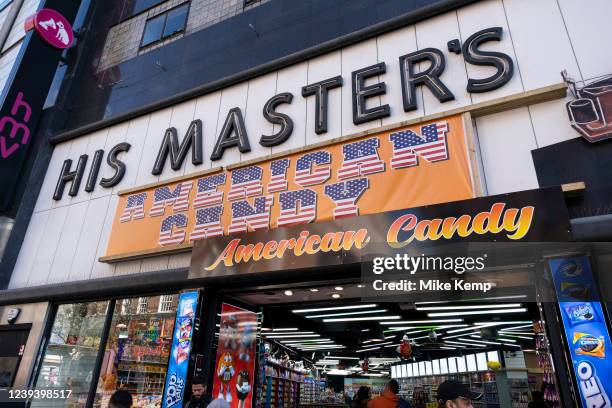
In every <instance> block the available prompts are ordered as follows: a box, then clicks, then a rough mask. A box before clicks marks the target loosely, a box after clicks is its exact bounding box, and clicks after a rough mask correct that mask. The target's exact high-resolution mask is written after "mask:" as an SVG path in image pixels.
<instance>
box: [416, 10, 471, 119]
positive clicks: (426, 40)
mask: <svg viewBox="0 0 612 408" xmlns="http://www.w3.org/2000/svg"><path fill="white" fill-rule="evenodd" d="M416 38H417V45H418V48H419V49H423V48H429V47H433V48H437V49H439V50H441V51H442V52H443V53H444V57H445V58H446V68H445V69H444V73H443V74H442V75H441V76H440V79H441V80H442V82H444V84H445V85H446V86H447V87H448V89H449V90H450V91H451V92H452V93H453V95H454V96H455V99H454V100H452V101H449V102H446V103H443V104H442V103H440V102H439V101H438V99H437V98H436V97H435V96H434V95H433V94H432V93H431V92H430V91H429V89H426V88H425V87H421V91H422V92H423V102H424V103H423V107H424V113H425V114H426V115H428V114H432V113H436V112H441V111H445V110H449V109H453V108H456V107H459V106H465V105H469V104H470V103H471V96H470V94H469V93H468V92H467V91H466V88H465V87H466V86H467V73H466V70H465V61H464V60H463V56H462V55H457V54H454V53H450V52H448V50H447V43H448V42H449V41H450V40H453V39H460V38H461V34H460V32H459V25H458V21H457V12H455V11H451V12H448V13H444V14H442V15H439V16H436V17H434V18H431V19H428V20H425V21H422V22H419V23H417V25H416ZM427 65H428V64H426V63H422V64H421V67H420V68H421V69H427Z"/></svg>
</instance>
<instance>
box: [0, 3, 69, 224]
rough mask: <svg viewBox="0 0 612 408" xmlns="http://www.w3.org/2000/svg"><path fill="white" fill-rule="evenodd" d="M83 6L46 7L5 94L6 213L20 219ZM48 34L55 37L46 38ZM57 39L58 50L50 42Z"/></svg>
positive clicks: (1, 201)
mask: <svg viewBox="0 0 612 408" xmlns="http://www.w3.org/2000/svg"><path fill="white" fill-rule="evenodd" d="M80 3H81V2H80V1H62V0H46V1H43V2H41V6H44V7H46V9H42V10H39V11H38V12H37V14H36V15H35V16H32V17H31V18H29V19H28V22H29V25H28V26H27V27H26V28H34V27H36V28H37V31H35V30H30V31H29V32H28V33H27V34H26V36H25V39H24V41H23V45H22V46H21V50H20V51H19V55H18V57H17V59H16V61H15V64H14V65H13V68H12V70H11V73H10V75H9V78H8V80H7V85H6V87H5V89H4V90H0V91H2V94H1V95H0V104H1V105H0V191H2V194H0V213H8V214H12V213H14V212H15V211H16V207H17V205H16V202H17V201H18V200H17V199H18V195H20V194H21V192H22V190H23V189H24V188H25V183H26V181H27V180H26V179H27V174H28V169H29V167H31V165H32V163H33V157H30V153H31V152H33V149H34V145H36V141H35V140H34V138H35V134H36V131H37V126H38V123H39V121H40V120H41V117H42V113H43V106H44V103H45V99H46V98H47V93H48V92H49V87H50V86H51V82H52V81H53V76H54V75H55V71H56V68H57V65H58V63H59V62H60V59H61V57H62V48H67V47H70V46H71V45H72V43H73V39H74V38H73V35H72V30H71V28H70V23H69V22H70V21H72V20H73V19H74V17H75V16H76V14H77V11H78V8H79V5H80ZM50 9H54V10H50ZM60 12H61V14H60ZM36 21H37V23H35V22H36ZM38 29H40V31H38ZM42 32H45V33H48V36H49V37H48V38H47V37H45V38H43V36H42V35H41V33H42ZM52 39H53V40H54V42H53V44H54V45H51V43H50V42H48V40H49V41H51V40H52ZM58 45H61V46H62V47H61V48H59V47H58Z"/></svg>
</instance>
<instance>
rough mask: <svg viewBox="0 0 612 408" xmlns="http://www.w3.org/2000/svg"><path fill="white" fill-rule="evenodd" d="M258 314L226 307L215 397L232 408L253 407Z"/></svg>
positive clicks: (218, 355) (220, 335) (219, 346)
mask: <svg viewBox="0 0 612 408" xmlns="http://www.w3.org/2000/svg"><path fill="white" fill-rule="evenodd" d="M256 337H257V313H255V312H250V311H248V310H244V309H240V308H238V307H235V306H232V305H228V304H226V303H224V304H223V306H222V308H221V327H220V330H219V345H218V347H217V361H216V364H215V382H214V385H213V397H214V398H221V399H224V400H226V401H227V402H229V404H230V407H231V408H251V405H252V404H251V402H252V399H253V377H254V375H255V341H256Z"/></svg>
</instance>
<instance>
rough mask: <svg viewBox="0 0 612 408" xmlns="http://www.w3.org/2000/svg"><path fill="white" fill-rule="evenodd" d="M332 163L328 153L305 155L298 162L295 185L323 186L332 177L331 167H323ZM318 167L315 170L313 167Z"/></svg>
mask: <svg viewBox="0 0 612 408" xmlns="http://www.w3.org/2000/svg"><path fill="white" fill-rule="evenodd" d="M330 163H331V154H330V153H329V152H326V151H324V150H323V151H320V152H312V153H308V154H305V155H304V156H302V157H300V158H299V159H298V160H297V164H296V169H295V183H296V184H298V185H300V186H302V187H306V186H312V185H315V184H321V183H323V182H325V181H326V180H327V179H329V178H330V177H331V167H330V166H323V165H324V164H328V165H329V164H330ZM314 164H316V165H317V166H318V167H315V168H314V169H313V167H314V166H313V165H314Z"/></svg>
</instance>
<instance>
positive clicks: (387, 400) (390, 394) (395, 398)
mask: <svg viewBox="0 0 612 408" xmlns="http://www.w3.org/2000/svg"><path fill="white" fill-rule="evenodd" d="M399 390H400V386H399V383H398V382H397V381H396V380H391V381H389V382H388V383H387V386H386V387H385V390H384V391H383V393H382V395H379V396H378V397H376V398H374V399H373V400H371V401H370V402H368V405H367V407H368V408H412V406H411V405H410V403H409V402H408V401H406V400H405V399H402V398H400V397H399V395H397V394H398V393H399Z"/></svg>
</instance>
